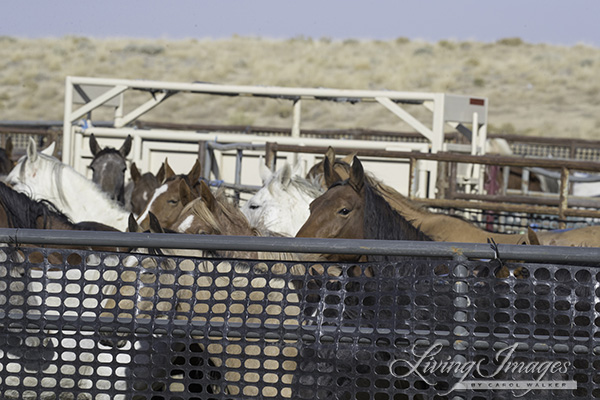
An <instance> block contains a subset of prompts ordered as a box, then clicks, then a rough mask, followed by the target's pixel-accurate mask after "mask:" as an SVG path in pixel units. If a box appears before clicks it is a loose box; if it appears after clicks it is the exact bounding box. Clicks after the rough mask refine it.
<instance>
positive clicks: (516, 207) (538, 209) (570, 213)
mask: <svg viewBox="0 0 600 400" xmlns="http://www.w3.org/2000/svg"><path fill="white" fill-rule="evenodd" d="M415 201H416V202H418V203H420V204H422V205H425V206H428V207H439V208H463V209H476V210H484V211H486V210H487V211H506V212H518V213H528V214H548V215H558V207H547V206H532V205H524V204H510V203H495V202H491V201H477V202H474V201H468V200H447V199H415ZM564 215H565V217H581V218H600V211H599V210H581V209H572V208H568V209H565V210H564Z"/></svg>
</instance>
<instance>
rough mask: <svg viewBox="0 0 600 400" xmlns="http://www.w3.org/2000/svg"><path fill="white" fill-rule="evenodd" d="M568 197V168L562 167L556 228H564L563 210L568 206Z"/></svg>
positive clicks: (565, 225)
mask: <svg viewBox="0 0 600 400" xmlns="http://www.w3.org/2000/svg"><path fill="white" fill-rule="evenodd" d="M568 198H569V169H568V168H566V167H562V169H561V172H560V201H559V203H558V220H559V223H558V228H559V229H565V228H566V227H567V224H566V223H565V222H564V220H565V217H566V215H565V211H566V210H567V208H568V205H567V199H568Z"/></svg>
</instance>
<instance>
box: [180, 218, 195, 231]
mask: <svg viewBox="0 0 600 400" xmlns="http://www.w3.org/2000/svg"><path fill="white" fill-rule="evenodd" d="M193 221H194V216H193V215H188V216H187V217H186V218H185V219H184V220H183V222H182V223H181V224H179V226H178V227H177V232H180V233H185V231H186V230H188V229H189V228H190V227H191V226H192V222H193Z"/></svg>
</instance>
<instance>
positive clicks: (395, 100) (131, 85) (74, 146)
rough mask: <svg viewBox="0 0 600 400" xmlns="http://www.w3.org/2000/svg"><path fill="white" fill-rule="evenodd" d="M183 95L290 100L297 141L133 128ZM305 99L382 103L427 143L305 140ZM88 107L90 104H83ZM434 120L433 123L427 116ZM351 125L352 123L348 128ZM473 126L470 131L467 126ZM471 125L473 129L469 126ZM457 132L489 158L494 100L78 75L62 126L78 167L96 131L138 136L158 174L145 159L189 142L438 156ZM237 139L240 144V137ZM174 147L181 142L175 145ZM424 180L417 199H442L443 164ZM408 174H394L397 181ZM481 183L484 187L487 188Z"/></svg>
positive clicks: (140, 151) (402, 186)
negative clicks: (96, 114)
mask: <svg viewBox="0 0 600 400" xmlns="http://www.w3.org/2000/svg"><path fill="white" fill-rule="evenodd" d="M132 91H136V93H138V94H139V93H144V94H146V95H147V96H146V101H145V102H144V101H143V100H138V102H135V103H134V104H125V93H126V92H132ZM182 95H195V96H197V95H210V96H232V95H233V96H240V97H254V98H265V97H268V98H274V99H278V100H280V101H288V102H289V105H290V107H291V109H292V126H291V130H290V132H291V133H290V135H288V136H285V137H281V136H278V137H276V138H273V137H266V136H258V135H233V134H223V133H222V132H210V133H208V134H207V135H204V137H202V135H199V134H198V132H187V133H183V132H173V131H170V132H169V131H163V132H159V131H156V130H153V131H145V132H144V131H141V130H133V129H130V128H127V127H128V126H130V125H131V124H132V123H133V122H134V121H136V120H137V119H138V118H140V117H141V116H142V115H144V114H145V113H147V112H148V111H150V110H152V109H153V108H155V107H158V106H160V104H162V102H164V101H165V100H167V99H168V98H170V97H172V96H182ZM305 101H331V102H338V103H342V104H344V103H347V104H355V103H358V102H367V103H376V104H378V105H379V106H381V107H383V108H385V109H386V110H387V111H389V112H390V113H392V114H393V115H395V116H396V117H397V118H398V119H399V122H400V121H402V122H403V123H406V124H408V125H409V126H410V127H411V128H412V129H414V130H415V131H416V132H418V133H419V134H420V135H422V136H423V138H424V139H425V141H426V143H414V142H404V143H401V144H400V145H399V144H398V142H392V141H389V142H375V141H366V140H363V141H361V140H344V141H340V140H327V139H309V138H303V137H301V110H302V107H301V104H302V102H305ZM82 104H83V105H82ZM406 104H410V105H419V106H423V107H425V108H427V109H429V110H430V111H431V112H432V118H431V119H430V120H428V121H421V120H419V119H418V118H416V117H415V116H413V115H412V114H411V113H409V112H408V111H407V110H405V109H404V108H403V106H404V105H406ZM105 106H111V107H113V108H114V120H113V121H112V126H113V127H112V128H97V127H94V126H93V124H94V120H93V111H94V110H96V109H97V108H99V107H105ZM426 119H427V118H426ZM349 123H350V124H351V122H349ZM463 124H466V125H467V126H465V125H463ZM468 125H470V126H468ZM448 127H452V128H455V129H457V130H458V131H460V132H461V133H463V134H464V135H465V136H466V137H467V138H469V139H470V140H471V142H472V146H471V148H467V152H470V153H471V154H484V153H485V146H484V144H485V140H486V136H487V99H485V98H481V97H468V96H460V95H448V94H445V93H425V92H423V93H422V92H401V91H391V90H390V91H388V90H349V89H328V88H293V87H276V86H241V85H223V84H211V83H203V82H195V83H182V82H160V81H147V80H130V79H129V80H128V79H103V78H87V77H72V76H69V77H67V78H66V82H65V110H64V124H63V148H62V157H63V162H65V163H67V164H70V165H73V166H74V167H75V169H77V170H79V171H80V172H84V168H85V166H86V165H87V164H88V163H89V162H88V161H87V160H86V158H87V157H89V156H90V155H89V151H88V149H87V146H86V143H87V138H88V137H89V136H90V135H91V134H92V133H93V134H95V135H96V136H97V137H98V138H102V139H103V138H114V137H118V138H121V139H122V140H124V139H125V137H126V136H127V135H128V134H131V135H132V136H133V138H134V143H133V151H132V154H131V155H130V156H129V159H130V160H131V161H133V162H136V164H137V165H138V167H141V169H142V171H143V172H147V171H152V172H155V171H156V169H157V168H158V167H157V165H159V164H160V163H159V162H157V161H156V160H155V159H148V158H143V157H144V155H145V154H148V156H149V157H150V155H149V154H152V157H153V158H156V157H160V158H161V160H160V162H162V161H163V160H164V156H167V155H168V156H169V157H170V158H172V159H174V158H175V157H180V155H182V154H184V156H183V157H182V161H183V158H185V157H186V155H187V154H190V151H189V150H188V148H189V144H193V143H197V142H198V141H199V140H215V141H218V142H221V143H234V142H236V141H237V142H239V143H266V142H275V141H276V142H278V143H282V144H295V145H303V146H333V147H347V148H350V147H357V148H368V149H379V150H382V151H386V150H387V149H388V148H397V147H398V146H401V147H402V148H403V149H405V150H408V151H425V152H432V153H437V152H439V151H442V150H443V145H444V137H445V129H447V128H448ZM234 137H235V138H234ZM150 141H155V142H162V143H163V144H165V145H164V146H162V148H161V147H160V146H161V143H155V145H156V146H158V147H156V148H155V149H154V152H153V153H152V150H148V151H150V153H145V152H146V149H145V148H144V146H146V147H147V146H150V144H149V142H150ZM167 143H171V144H173V143H179V148H180V149H179V148H177V149H176V148H175V147H177V146H175V147H174V146H170V147H171V148H170V149H167V147H168V146H167V145H166V144H167ZM230 168H231V167H230V166H222V169H230ZM417 168H418V169H420V170H419V171H416V175H421V179H418V180H416V181H415V182H416V185H415V195H416V196H418V197H435V190H436V181H437V173H438V170H437V163H435V162H429V163H420V164H419V165H418V166H417ZM380 170H381V171H389V170H390V165H386V164H385V163H383V164H382V165H380V166H379V168H377V169H376V170H374V171H373V172H374V173H376V174H378V173H379V172H380ZM401 172H404V171H398V170H396V171H394V175H395V176H399V174H400V173H401ZM403 181H404V182H402V183H391V185H392V186H393V187H395V188H396V189H397V190H399V191H401V192H402V193H407V191H408V184H407V183H406V182H408V177H407V176H406V177H405V178H404V179H403ZM478 181H479V180H478ZM237 183H242V184H246V185H256V184H257V183H260V182H255V181H254V182H237ZM480 183H481V182H479V185H478V186H479V188H478V190H482V189H481V186H482V185H481V184H480Z"/></svg>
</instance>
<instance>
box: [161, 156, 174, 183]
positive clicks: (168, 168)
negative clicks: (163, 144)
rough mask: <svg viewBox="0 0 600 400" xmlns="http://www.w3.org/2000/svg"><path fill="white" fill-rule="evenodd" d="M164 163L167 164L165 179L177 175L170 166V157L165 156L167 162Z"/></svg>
mask: <svg viewBox="0 0 600 400" xmlns="http://www.w3.org/2000/svg"><path fill="white" fill-rule="evenodd" d="M163 165H164V166H165V178H164V180H165V181H166V180H167V179H169V178H170V177H172V176H175V172H174V171H173V170H172V169H171V167H170V166H169V159H168V158H165V162H164V163H163Z"/></svg>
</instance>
